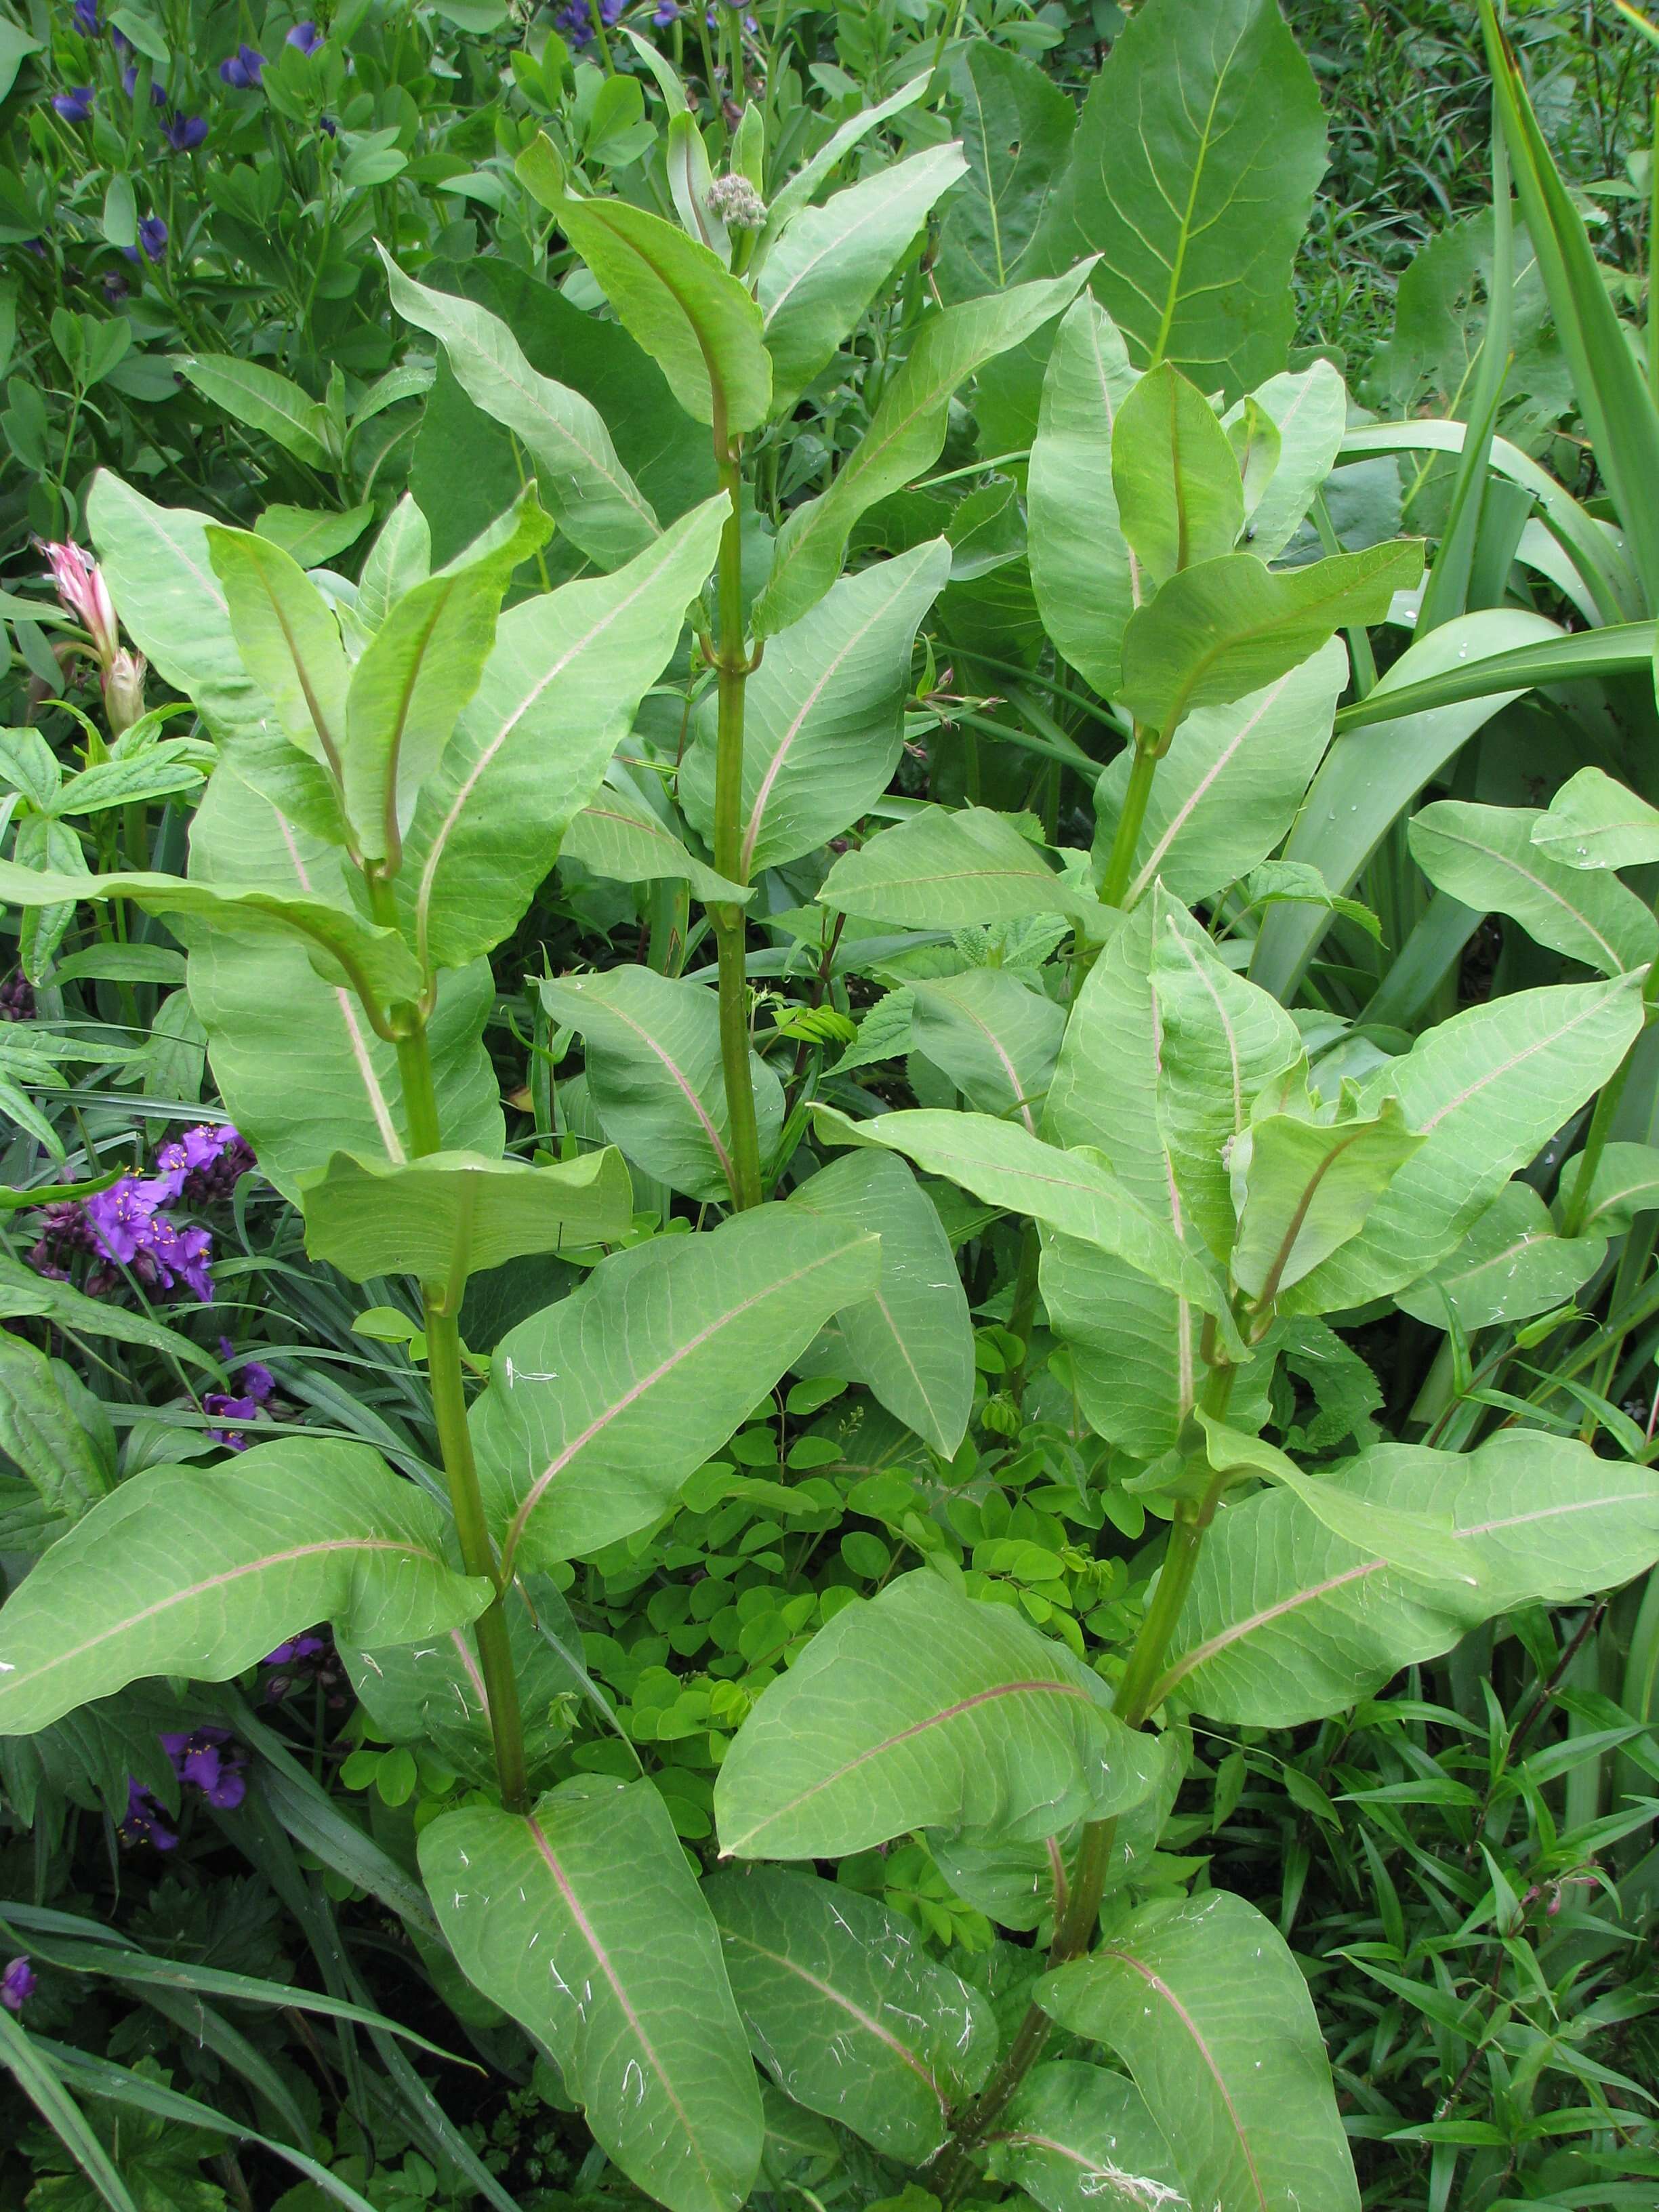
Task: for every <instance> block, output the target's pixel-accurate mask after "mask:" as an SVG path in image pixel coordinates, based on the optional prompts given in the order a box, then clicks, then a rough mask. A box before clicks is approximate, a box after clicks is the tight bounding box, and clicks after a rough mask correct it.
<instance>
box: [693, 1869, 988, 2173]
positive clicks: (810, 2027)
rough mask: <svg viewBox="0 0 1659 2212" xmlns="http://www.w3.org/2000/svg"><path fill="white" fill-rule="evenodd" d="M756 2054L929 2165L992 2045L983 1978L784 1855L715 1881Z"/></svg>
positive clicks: (808, 2100)
mask: <svg viewBox="0 0 1659 2212" xmlns="http://www.w3.org/2000/svg"><path fill="white" fill-rule="evenodd" d="M703 1894H704V1895H705V1897H706V1898H707V1899H708V1905H709V1909H710V1911H712V1912H713V1914H714V1923H715V1925H716V1926H717V1927H718V1928H719V1929H720V1943H721V1948H722V1949H723V1950H724V1953H725V1956H726V1971H727V1972H728V1974H729V1975H730V1976H731V1980H732V1995H733V1996H735V1997H736V1999H737V2002H738V2011H739V2013H740V2014H741V2015H743V2021H744V2027H746V2028H747V2029H748V2031H749V2040H750V2045H751V2047H752V2048H753V2051H754V2053H755V2056H756V2057H757V2058H758V2059H759V2061H760V2062H761V2063H762V2065H763V2066H764V2067H765V2068H766V2069H767V2070H768V2072H769V2073H770V2074H771V2075H772V2076H773V2077H774V2079H775V2081H777V2083H778V2085H779V2087H781V2088H783V2089H787V2091H788V2093H789V2094H790V2095H791V2096H792V2097H793V2099H794V2100H795V2101H796V2102H797V2103H798V2104H802V2105H805V2106H806V2108H807V2109H808V2111H809V2112H823V2113H824V2114H826V2115H827V2116H828V2117H829V2118H832V2119H836V2120H838V2121H839V2122H840V2123H841V2124H842V2126H843V2127H848V2128H851V2129H852V2130H853V2132H854V2135H859V2136H863V2138H864V2140H865V2141H866V2142H868V2143H872V2144H873V2145H874V2146H875V2148H877V2149H878V2151H881V2152H882V2153H884V2154H885V2155H886V2156H887V2157H889V2158H896V2159H902V2160H903V2161H904V2162H905V2164H907V2165H909V2166H921V2165H925V2164H926V2162H927V2160H928V2159H930V2158H931V2157H932V2156H933V2153H934V2152H935V2151H936V2150H938V2148H939V2146H940V2144H941V2143H942V2142H944V2141H945V2135H946V2133H947V2131H948V2130H949V2127H950V2113H951V2106H952V2105H954V2104H955V2103H957V2101H958V2100H960V2099H961V2098H963V2096H964V2095H967V2094H969V2093H971V2092H972V2091H974V2090H975V2089H977V2088H978V2087H980V2086H981V2083H982V2082H983V2081H984V2079H985V2076H986V2075H987V2073H988V2072H989V2070H990V2067H991V2063H992V2060H993V2059H994V2057H995V2055H996V2044H997V2033H996V2023H995V2020H994V2015H993V2014H992V2012H991V2008H990V2006H989V2004H988V2003H987V2001H986V1999H985V1998H984V1997H983V1996H981V1995H980V1994H979V1992H978V1991H977V1990H972V1989H970V1988H969V1986H968V1984H966V1983H965V1982H963V1981H962V1980H960V1979H959V1978H957V1976H956V1975H955V1974H953V1973H951V1971H950V1969H949V1968H948V1967H945V1966H939V1964H938V1963H937V1962H936V1961H935V1960H933V1959H930V1958H929V1957H928V1956H927V1953H926V1951H925V1950H924V1949H923V1948H922V1947H921V1942H919V1940H918V1938H917V1935H916V1931H915V1929H914V1928H913V1927H912V1926H911V1924H910V1923H909V1922H908V1921H907V1920H902V1919H900V1918H899V1917H898V1916H897V1914H896V1913H893V1912H890V1911H888V1910H887V1909H886V1907H885V1906H884V1905H880V1904H878V1902H877V1901H876V1899H874V1898H870V1897H861V1896H860V1895H859V1893H857V1891H856V1890H852V1889H848V1888H847V1887H845V1886H844V1885H843V1884H842V1883H839V1882H829V1881H818V1880H817V1878H816V1877H815V1876H813V1875H809V1874H793V1873H785V1872H784V1871H783V1870H782V1869H781V1868H777V1867H747V1868H745V1869H744V1870H743V1871H742V1872H741V1873H738V1872H732V1873H726V1874H717V1875H714V1878H713V1879H712V1880H711V1881H708V1882H706V1883H705V1884H704V1887H703Z"/></svg>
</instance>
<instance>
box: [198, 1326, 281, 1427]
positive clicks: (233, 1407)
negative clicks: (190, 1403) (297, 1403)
mask: <svg viewBox="0 0 1659 2212" xmlns="http://www.w3.org/2000/svg"><path fill="white" fill-rule="evenodd" d="M219 1350H220V1352H221V1354H222V1357H223V1358H224V1359H225V1360H226V1362H227V1363H228V1361H229V1359H230V1356H231V1355H230V1343H229V1340H228V1338H226V1337H221V1338H220V1340H219ZM275 1389H276V1376H274V1375H273V1374H272V1373H271V1371H270V1368H268V1367H266V1366H264V1365H262V1364H261V1363H260V1362H259V1361H258V1360H257V1359H250V1360H249V1361H248V1362H247V1364H246V1365H245V1366H244V1367H243V1369H242V1370H241V1372H240V1374H239V1375H238V1376H237V1377H236V1382H235V1394H234V1395H233V1394H232V1393H231V1392H230V1391H226V1390H210V1391H209V1392H208V1393H207V1395H205V1396H204V1399H203V1400H202V1405H203V1408H204V1411H205V1412H207V1413H211V1414H212V1415H213V1416H214V1418H215V1419H217V1420H221V1421H225V1422H237V1423H240V1422H243V1421H256V1420H258V1418H259V1410H260V1408H261V1407H262V1406H264V1402H265V1401H266V1400H267V1399H268V1398H269V1397H270V1395H271V1394H272V1393H273V1392H274V1391H275ZM208 1434H209V1435H210V1437H212V1438H213V1441H214V1442H215V1443H219V1444H225V1445H228V1447H229V1449H231V1450H232V1451H246V1449H247V1438H246V1437H245V1436H243V1435H242V1433H241V1431H240V1427H238V1428H231V1427H227V1428H222V1429H210V1430H209V1431H208Z"/></svg>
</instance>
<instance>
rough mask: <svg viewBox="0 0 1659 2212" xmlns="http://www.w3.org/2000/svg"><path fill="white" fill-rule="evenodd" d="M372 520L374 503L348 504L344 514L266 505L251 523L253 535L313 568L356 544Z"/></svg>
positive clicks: (369, 501) (304, 565)
mask: <svg viewBox="0 0 1659 2212" xmlns="http://www.w3.org/2000/svg"><path fill="white" fill-rule="evenodd" d="M373 521H374V501H372V500H368V501H364V503H363V504H362V506H361V507H348V508H347V510H346V512H345V513H343V514H339V513H335V512H334V511H333V510H332V509H331V508H325V507H317V508H313V507H283V506H280V505H279V506H276V507H266V508H265V509H264V512H263V513H261V514H260V516H259V519H258V521H257V522H256V523H255V524H254V526H253V527H254V531H255V532H256V534H257V535H258V537H260V538H264V540H265V541H266V543H267V544H271V545H276V546H280V547H281V549H282V550H283V552H284V553H287V554H289V556H291V557H292V558H293V559H294V560H295V561H296V562H298V563H299V565H300V567H301V568H319V567H320V566H321V564H322V563H323V562H325V561H331V560H333V558H334V556H336V554H338V553H343V552H344V551H345V550H346V549H347V548H348V546H351V545H355V544H356V543H357V540H358V539H359V538H361V537H362V534H363V532H364V531H366V530H367V529H368V526H369V524H370V523H371V522H373Z"/></svg>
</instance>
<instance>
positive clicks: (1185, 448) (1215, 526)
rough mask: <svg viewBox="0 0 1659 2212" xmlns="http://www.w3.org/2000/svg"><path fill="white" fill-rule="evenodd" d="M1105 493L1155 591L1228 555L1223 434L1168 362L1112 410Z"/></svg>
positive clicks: (1237, 501)
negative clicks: (1111, 494)
mask: <svg viewBox="0 0 1659 2212" xmlns="http://www.w3.org/2000/svg"><path fill="white" fill-rule="evenodd" d="M1112 489H1113V490H1114V491H1115V493H1116V495H1117V513H1118V527H1119V528H1120V529H1121V531H1122V532H1123V535H1124V536H1125V538H1127V540H1128V542H1129V547H1130V550H1131V551H1132V552H1133V555H1134V556H1135V558H1136V560H1137V561H1138V562H1139V564H1140V567H1141V569H1142V571H1143V573H1144V574H1145V575H1146V578H1147V580H1148V581H1149V582H1150V583H1151V584H1152V586H1154V587H1156V586H1158V585H1161V584H1164V583H1165V582H1167V581H1168V580H1169V579H1170V577H1171V576H1173V575H1174V574H1176V571H1177V570H1178V569H1182V568H1193V567H1194V566H1195V565H1196V564H1197V563H1198V562H1203V561H1214V560H1218V559H1220V558H1221V557H1222V556H1224V555H1225V554H1228V553H1231V551H1232V550H1233V543H1234V540H1235V539H1236V538H1237V536H1238V533H1239V532H1240V531H1241V530H1242V529H1243V527H1244V494H1243V485H1242V484H1241V483H1240V482H1239V472H1238V462H1237V459H1236V458H1235V456H1234V453H1233V450H1232V447H1231V444H1230V443H1229V441H1228V438H1227V433H1226V432H1225V430H1224V429H1223V428H1222V427H1221V425H1220V423H1219V422H1218V421H1217V420H1216V417H1215V413H1214V410H1213V409H1212V407H1211V405H1210V403H1209V401H1208V400H1207V399H1206V398H1205V397H1204V394H1203V393H1202V392H1200V390H1199V389H1198V387H1197V386H1196V385H1194V384H1189V383H1188V380H1187V379H1186V378H1185V377H1184V376H1182V374H1181V373H1180V371H1179V370H1178V369H1175V368H1171V367H1170V364H1169V362H1167V361H1163V362H1158V366H1157V367H1156V368H1149V369H1148V370H1147V371H1146V374H1145V375H1144V376H1143V377H1141V378H1140V380H1139V382H1138V383H1136V384H1135V385H1134V386H1133V388H1132V389H1131V391H1130V392H1129V394H1128V396H1127V398H1126V399H1125V400H1124V402H1123V404H1122V405H1121V407H1120V408H1119V410H1118V413H1117V420H1116V421H1115V422H1114V423H1113V425H1112ZM1298 658H1300V656H1298Z"/></svg>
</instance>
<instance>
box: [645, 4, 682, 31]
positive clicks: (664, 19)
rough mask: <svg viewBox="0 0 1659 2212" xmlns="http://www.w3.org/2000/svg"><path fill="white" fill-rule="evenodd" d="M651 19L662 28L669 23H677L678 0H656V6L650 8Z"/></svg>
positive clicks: (678, 13)
mask: <svg viewBox="0 0 1659 2212" xmlns="http://www.w3.org/2000/svg"><path fill="white" fill-rule="evenodd" d="M651 20H652V21H653V23H655V24H657V25H658V26H659V27H660V28H663V29H666V28H667V27H668V25H669V24H670V23H678V21H679V20H680V10H679V0H657V4H656V6H655V7H654V8H653V9H652V10H651Z"/></svg>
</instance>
